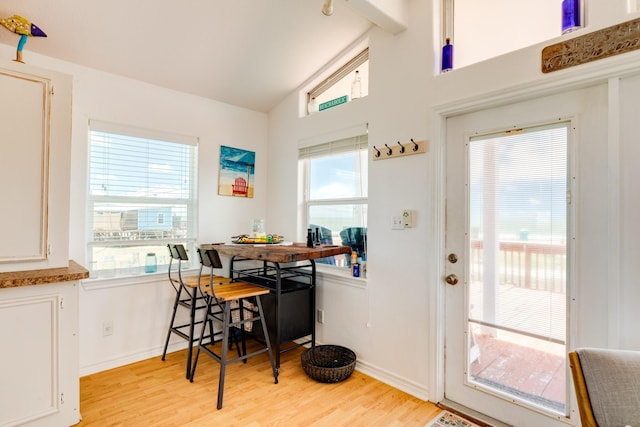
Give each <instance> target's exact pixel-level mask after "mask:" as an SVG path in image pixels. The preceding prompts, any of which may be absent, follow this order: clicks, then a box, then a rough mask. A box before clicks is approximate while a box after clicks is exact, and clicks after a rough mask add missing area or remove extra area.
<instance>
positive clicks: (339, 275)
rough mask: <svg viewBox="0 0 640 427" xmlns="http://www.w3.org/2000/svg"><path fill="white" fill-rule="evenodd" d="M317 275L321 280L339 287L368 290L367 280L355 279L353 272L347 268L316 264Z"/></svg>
mask: <svg viewBox="0 0 640 427" xmlns="http://www.w3.org/2000/svg"><path fill="white" fill-rule="evenodd" d="M316 274H317V277H318V279H319V280H321V281H323V282H331V283H335V284H338V285H346V286H353V287H356V288H366V287H367V279H366V278H363V277H353V276H352V275H351V271H350V270H347V269H346V268H339V267H329V266H325V265H320V264H316Z"/></svg>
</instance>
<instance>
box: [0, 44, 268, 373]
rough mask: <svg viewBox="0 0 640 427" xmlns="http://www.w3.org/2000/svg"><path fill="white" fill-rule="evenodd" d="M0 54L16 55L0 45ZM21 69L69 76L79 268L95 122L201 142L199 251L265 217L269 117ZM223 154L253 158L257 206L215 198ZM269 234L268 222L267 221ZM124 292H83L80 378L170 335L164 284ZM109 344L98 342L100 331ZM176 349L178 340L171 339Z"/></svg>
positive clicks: (57, 65) (36, 60)
mask: <svg viewBox="0 0 640 427" xmlns="http://www.w3.org/2000/svg"><path fill="white" fill-rule="evenodd" d="M0 54H2V55H4V56H6V57H12V56H14V55H15V50H14V48H12V47H8V46H5V45H0ZM24 60H25V61H26V62H28V63H29V64H32V65H35V66H39V67H42V68H48V69H53V70H56V71H61V72H64V73H67V74H70V75H72V76H73V118H72V120H73V129H72V154H71V156H72V167H71V203H70V205H71V206H70V216H71V218H70V223H71V227H70V228H71V230H70V244H69V246H70V247H69V254H70V258H72V259H74V260H75V261H77V262H78V263H80V264H82V265H85V241H86V240H85V239H86V222H85V214H86V203H85V202H86V194H87V145H88V144H87V134H88V120H89V119H98V120H103V121H110V122H115V123H121V124H127V125H132V126H136V127H142V128H148V129H154V130H158V131H165V132H169V133H173V134H176V133H177V134H185V135H192V136H196V137H198V138H199V141H200V142H199V148H198V155H199V165H198V168H199V173H198V179H199V242H200V243H210V242H217V241H225V240H228V239H229V237H231V236H233V235H235V234H238V233H241V232H246V231H247V230H248V229H249V225H250V221H251V219H252V218H263V217H265V216H266V200H267V194H266V190H267V186H266V179H267V161H266V160H267V159H266V146H267V116H266V115H265V114H263V113H258V112H253V111H249V110H246V109H242V108H237V107H234V106H230V105H227V104H223V103H219V102H214V101H211V100H207V99H204V98H199V97H195V96H191V95H187V94H182V93H179V92H175V91H171V90H166V89H162V88H159V87H156V86H152V85H148V84H145V83H141V82H137V81H133V80H130V79H126V78H121V77H118V76H114V75H110V74H106V73H102V72H99V71H96V70H92V69H88V68H84V67H80V66H76V65H74V64H69V63H65V62H62V61H58V60H54V59H51V58H47V57H43V56H40V55H37V54H34V53H32V52H25V55H24ZM220 145H229V146H232V147H238V148H243V149H248V150H252V151H255V152H256V169H255V174H256V175H255V183H256V184H255V185H256V189H255V197H254V198H252V199H244V198H242V199H241V198H233V197H228V196H218V195H217V182H218V165H219V155H220V148H219V147H220ZM267 226H269V223H268V222H267ZM141 279H143V280H142V282H141V281H140V280H138V281H137V282H136V281H133V282H130V283H126V284H125V283H122V282H121V281H118V280H112V281H110V282H98V283H91V282H90V281H85V283H84V284H83V286H82V288H81V290H80V369H81V373H82V374H87V373H91V372H96V371H100V370H103V369H107V368H110V367H113V366H118V365H121V364H124V363H129V362H132V361H135V360H140V359H143V358H145V357H151V356H155V355H157V354H159V353H160V352H161V351H162V346H163V345H164V338H165V334H166V330H167V327H168V321H169V314H170V308H171V304H172V302H173V296H174V293H173V290H172V289H171V288H170V285H169V282H168V280H167V279H166V276H165V275H162V274H161V275H157V276H146V277H144V278H141ZM106 321H111V322H113V335H111V336H107V337H103V335H102V326H103V322H106ZM172 343H175V344H177V345H178V346H183V345H184V341H182V340H180V339H172Z"/></svg>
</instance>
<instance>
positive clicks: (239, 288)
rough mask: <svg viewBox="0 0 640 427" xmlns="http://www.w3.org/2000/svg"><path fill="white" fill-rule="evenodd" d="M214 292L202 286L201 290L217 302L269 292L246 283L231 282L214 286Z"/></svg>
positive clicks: (209, 287)
mask: <svg viewBox="0 0 640 427" xmlns="http://www.w3.org/2000/svg"><path fill="white" fill-rule="evenodd" d="M214 286H215V290H212V289H211V286H210V285H207V286H204V287H203V288H202V289H203V291H205V292H206V293H207V294H208V295H211V296H215V297H216V298H218V300H219V301H221V302H222V301H231V300H237V299H241V298H249V297H255V296H258V295H264V294H268V293H269V290H268V289H265V288H261V287H260V286H256V285H252V284H251V283H247V282H232V283H227V284H224V285H222V284H220V285H217V286H216V285H214Z"/></svg>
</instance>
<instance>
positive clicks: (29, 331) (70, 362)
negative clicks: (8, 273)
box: [0, 281, 80, 427]
mask: <svg viewBox="0 0 640 427" xmlns="http://www.w3.org/2000/svg"><path fill="white" fill-rule="evenodd" d="M0 324H1V325H3V326H2V327H1V328H0V342H1V343H2V352H1V353H0V362H1V363H0V396H2V398H0V426H6V425H12V426H13V425H28V426H30V427H36V426H37V427H40V426H42V427H44V426H63V425H64V426H69V425H74V424H77V423H78V422H79V421H80V411H79V403H80V386H79V367H78V365H79V362H78V358H79V348H78V345H79V343H78V282H76V281H73V282H63V283H52V284H45V285H32V286H19V287H16V288H4V289H0Z"/></svg>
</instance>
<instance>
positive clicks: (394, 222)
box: [391, 215, 404, 230]
mask: <svg viewBox="0 0 640 427" xmlns="http://www.w3.org/2000/svg"><path fill="white" fill-rule="evenodd" d="M391 229H392V230H403V229H404V222H403V220H402V217H401V216H400V215H394V216H393V217H391Z"/></svg>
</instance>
